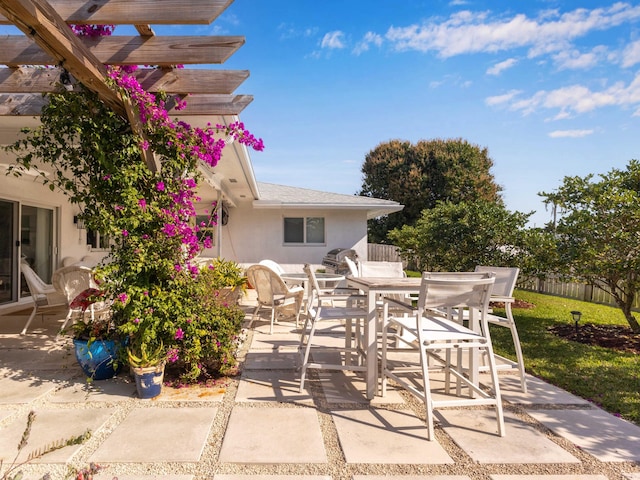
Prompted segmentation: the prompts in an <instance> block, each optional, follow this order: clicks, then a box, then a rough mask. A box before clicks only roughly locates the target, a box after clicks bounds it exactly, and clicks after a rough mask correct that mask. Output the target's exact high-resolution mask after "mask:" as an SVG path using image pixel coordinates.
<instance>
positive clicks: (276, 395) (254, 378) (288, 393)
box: [236, 370, 314, 405]
mask: <svg viewBox="0 0 640 480" xmlns="http://www.w3.org/2000/svg"><path fill="white" fill-rule="evenodd" d="M299 387H300V374H299V373H298V372H296V371H294V370H245V371H244V372H243V373H242V378H241V379H240V382H239V384H238V391H237V393H236V402H290V403H298V404H302V405H313V403H314V400H313V397H311V395H309V392H308V390H306V389H305V390H304V391H303V392H302V393H300V392H299Z"/></svg>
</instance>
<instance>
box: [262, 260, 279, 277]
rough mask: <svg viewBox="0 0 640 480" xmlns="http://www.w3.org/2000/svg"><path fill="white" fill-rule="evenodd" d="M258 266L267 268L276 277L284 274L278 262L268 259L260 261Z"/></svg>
mask: <svg viewBox="0 0 640 480" xmlns="http://www.w3.org/2000/svg"><path fill="white" fill-rule="evenodd" d="M258 265H264V266H266V267H269V268H270V269H271V270H273V271H274V272H276V273H277V274H278V275H282V274H283V273H284V268H282V267H281V266H280V264H279V263H278V262H274V261H273V260H269V259H268V258H267V259H264V260H260V262H258Z"/></svg>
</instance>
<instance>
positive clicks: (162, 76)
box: [0, 67, 249, 95]
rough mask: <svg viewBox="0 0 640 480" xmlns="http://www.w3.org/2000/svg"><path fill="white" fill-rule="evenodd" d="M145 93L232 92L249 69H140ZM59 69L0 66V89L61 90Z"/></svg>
mask: <svg viewBox="0 0 640 480" xmlns="http://www.w3.org/2000/svg"><path fill="white" fill-rule="evenodd" d="M134 75H135V77H136V79H137V80H138V82H139V83H140V85H142V87H143V88H144V89H145V90H146V91H148V92H159V91H164V92H166V93H182V94H188V93H194V94H202V93H204V94H223V95H224V94H226V95H228V94H231V93H233V92H234V91H235V90H236V88H237V87H238V86H239V85H240V84H241V83H242V82H243V81H245V80H246V79H247V78H248V77H249V71H248V70H197V69H191V70H189V69H159V68H141V69H138V70H136V71H135V72H134ZM59 81H60V69H57V68H34V67H20V68H0V92H3V93H39V92H40V93H50V92H55V91H58V90H59V89H60V86H59V83H58V82H59Z"/></svg>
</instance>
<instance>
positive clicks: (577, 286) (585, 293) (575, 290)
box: [518, 276, 640, 310]
mask: <svg viewBox="0 0 640 480" xmlns="http://www.w3.org/2000/svg"><path fill="white" fill-rule="evenodd" d="M518 288H521V289H523V290H531V291H533V292H538V293H546V294H549V295H557V296H559V297H567V298H575V299H577V300H584V301H585V302H592V303H601V304H604V305H611V306H614V307H617V305H616V302H615V300H614V299H613V297H612V296H611V293H609V292H608V291H604V290H602V289H601V288H598V287H594V286H593V285H588V284H585V283H579V282H564V281H561V280H560V279H559V278H558V277H554V276H549V277H547V278H545V279H539V278H534V277H529V278H521V279H520V280H519V281H518ZM631 308H632V309H633V310H640V298H639V297H638V296H637V295H636V298H635V300H634V302H633V306H632V307H631Z"/></svg>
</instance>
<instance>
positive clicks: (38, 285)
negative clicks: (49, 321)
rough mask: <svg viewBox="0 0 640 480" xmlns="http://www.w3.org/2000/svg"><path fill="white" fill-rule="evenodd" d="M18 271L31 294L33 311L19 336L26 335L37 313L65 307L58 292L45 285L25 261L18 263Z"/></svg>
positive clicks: (63, 300) (64, 301)
mask: <svg viewBox="0 0 640 480" xmlns="http://www.w3.org/2000/svg"><path fill="white" fill-rule="evenodd" d="M20 271H21V272H22V275H24V279H25V280H26V282H27V287H28V288H29V293H31V300H33V310H32V311H31V315H29V318H28V319H27V323H25V325H24V328H23V329H22V331H21V332H20V335H24V334H26V333H27V330H28V328H29V326H30V325H31V322H32V321H33V319H34V318H35V316H36V314H37V313H42V314H44V313H48V312H51V311H55V310H61V309H62V308H64V307H66V306H67V300H66V297H65V296H64V295H63V294H62V293H60V292H58V291H57V290H56V289H55V288H54V286H53V285H52V284H50V283H45V282H44V281H43V280H42V279H41V278H40V277H39V276H38V274H37V273H36V272H34V271H33V269H32V268H31V267H30V266H29V264H28V263H27V262H26V261H24V260H23V261H21V262H20Z"/></svg>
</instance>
